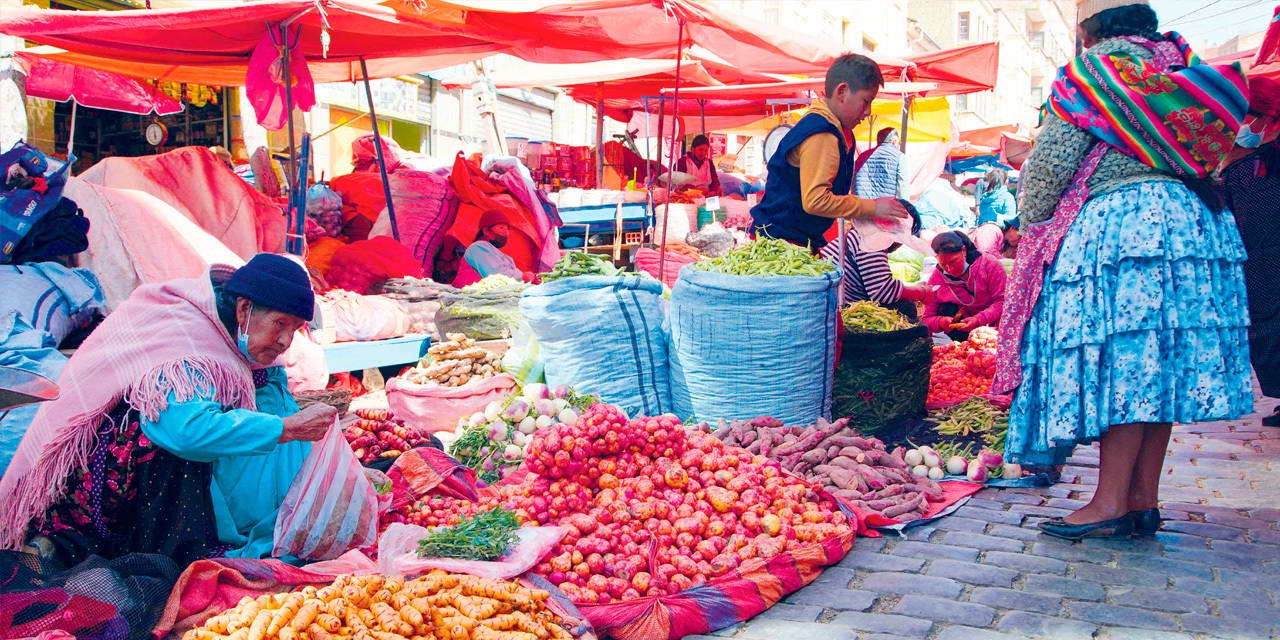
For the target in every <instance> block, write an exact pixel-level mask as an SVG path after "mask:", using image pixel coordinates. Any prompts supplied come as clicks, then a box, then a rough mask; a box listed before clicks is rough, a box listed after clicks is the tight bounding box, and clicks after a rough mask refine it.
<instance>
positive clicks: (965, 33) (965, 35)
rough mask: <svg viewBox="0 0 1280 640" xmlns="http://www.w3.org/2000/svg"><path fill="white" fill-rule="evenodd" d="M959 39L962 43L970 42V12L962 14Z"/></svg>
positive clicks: (962, 12)
mask: <svg viewBox="0 0 1280 640" xmlns="http://www.w3.org/2000/svg"><path fill="white" fill-rule="evenodd" d="M957 39H958V40H959V41H960V42H966V41H968V40H969V12H968V11H961V12H960V31H959V34H958V35H957Z"/></svg>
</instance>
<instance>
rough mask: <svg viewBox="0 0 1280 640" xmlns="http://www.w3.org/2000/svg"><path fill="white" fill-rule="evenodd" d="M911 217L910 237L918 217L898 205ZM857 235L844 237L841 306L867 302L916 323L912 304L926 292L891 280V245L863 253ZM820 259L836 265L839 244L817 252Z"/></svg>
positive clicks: (912, 210) (916, 228) (915, 230)
mask: <svg viewBox="0 0 1280 640" xmlns="http://www.w3.org/2000/svg"><path fill="white" fill-rule="evenodd" d="M900 202H902V204H903V205H904V206H905V207H906V209H907V212H908V213H910V214H911V233H912V234H914V235H919V234H920V214H919V213H917V212H916V209H915V207H913V206H911V204H910V203H908V202H907V201H905V200H902V201H900ZM861 244H862V242H861V239H860V238H859V237H858V234H857V232H855V231H852V230H851V231H849V232H848V233H846V234H845V249H844V282H843V283H842V284H843V286H844V301H845V304H848V303H850V302H858V301H859V300H870V301H872V302H875V303H876V304H879V305H880V306H882V307H885V308H888V309H893V310H894V311H897V312H898V313H901V314H902V315H904V316H906V317H907V318H909V319H911V320H913V321H914V320H916V319H917V318H918V317H919V314H918V313H917V312H916V301H917V300H924V299H925V295H926V293H927V292H928V288H927V287H925V286H924V285H920V284H914V285H909V284H905V283H903V282H902V281H901V280H898V279H897V278H894V277H893V272H892V271H890V269H889V254H890V253H893V252H894V251H896V250H897V249H898V247H899V246H901V245H898V244H896V243H895V244H893V245H891V246H889V247H888V248H887V249H884V250H882V251H864V250H863V249H862V246H861ZM820 254H821V255H822V257H824V258H826V259H827V260H830V261H831V262H834V263H836V264H839V262H840V243H838V242H832V243H829V244H827V245H826V246H824V247H823V248H822V250H821V252H820Z"/></svg>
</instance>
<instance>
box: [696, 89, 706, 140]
mask: <svg viewBox="0 0 1280 640" xmlns="http://www.w3.org/2000/svg"><path fill="white" fill-rule="evenodd" d="M698 111H699V112H701V115H702V126H701V127H700V128H701V129H702V130H701V131H699V132H698V133H706V132H707V99H706V98H698Z"/></svg>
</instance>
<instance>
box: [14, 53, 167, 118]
mask: <svg viewBox="0 0 1280 640" xmlns="http://www.w3.org/2000/svg"><path fill="white" fill-rule="evenodd" d="M14 55H15V57H16V58H17V59H18V60H19V62H20V63H21V64H22V65H23V66H24V67H26V75H27V83H26V90H27V95H29V96H31V97H33V98H44V99H46V100H56V101H58V102H66V101H67V100H73V99H74V100H75V101H76V102H78V103H80V104H82V105H84V106H86V107H94V108H95V109H110V110H112V111H123V112H125V113H138V114H143V115H146V114H148V113H151V112H153V111H154V112H155V113H157V114H160V115H162V116H163V115H169V114H171V113H181V112H182V109H183V106H182V103H180V102H178V101H177V100H174V99H173V98H171V97H169V96H168V95H166V94H165V93H164V92H162V91H160V90H159V89H158V88H156V86H155V85H153V84H151V83H150V82H147V81H146V80H138V79H135V78H129V77H126V76H122V75H119V74H116V73H111V72H109V71H98V70H96V69H86V68H84V67H77V66H75V65H70V64H65V63H62V62H55V61H53V60H46V59H44V58H40V57H38V56H33V55H29V54H27V53H25V52H22V51H19V52H17V53H15V54H14Z"/></svg>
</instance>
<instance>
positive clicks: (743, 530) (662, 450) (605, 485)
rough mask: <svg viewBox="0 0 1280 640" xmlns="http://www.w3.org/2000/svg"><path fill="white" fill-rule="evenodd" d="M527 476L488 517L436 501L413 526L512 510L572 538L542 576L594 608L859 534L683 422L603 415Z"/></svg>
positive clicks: (795, 487)
mask: <svg viewBox="0 0 1280 640" xmlns="http://www.w3.org/2000/svg"><path fill="white" fill-rule="evenodd" d="M525 465H526V468H527V469H528V471H529V475H527V476H526V477H525V479H524V481H523V482H522V483H520V484H499V485H497V486H496V487H495V488H496V489H497V490H498V494H499V495H498V496H496V497H490V498H485V499H482V500H481V501H480V505H479V507H478V508H471V507H460V508H455V507H452V506H450V503H453V502H455V501H454V500H452V499H443V498H432V499H431V500H429V501H427V502H425V503H420V505H419V506H416V507H415V511H416V513H409V514H406V515H407V519H409V520H410V521H422V522H431V521H432V519H433V518H434V519H436V520H441V518H443V521H445V522H448V521H452V520H454V519H455V518H456V517H457V516H456V513H457V512H459V511H462V510H463V509H474V510H475V511H483V510H487V509H489V508H492V507H493V506H496V505H501V506H502V507H504V508H508V509H512V510H514V511H515V512H516V514H517V516H518V517H519V518H520V519H521V521H522V522H525V523H527V524H530V525H540V524H554V525H559V526H566V527H568V528H569V533H568V534H567V535H566V536H565V538H564V539H563V540H561V543H560V544H559V545H557V546H556V547H555V548H554V549H552V551H551V553H550V556H549V558H548V559H547V561H545V562H542V563H540V564H538V565H536V566H535V567H534V572H535V573H537V574H539V575H541V576H544V577H546V578H547V579H548V580H550V581H551V582H552V583H554V584H557V585H559V587H560V588H561V589H562V590H563V591H564V592H565V593H566V594H567V595H568V596H569V597H570V599H572V600H573V601H574V602H577V603H584V604H595V603H609V602H615V601H619V600H624V601H625V600H634V599H636V598H639V597H642V596H662V595H670V594H675V593H679V592H681V591H684V590H686V589H689V588H690V587H692V586H694V585H697V584H701V583H704V582H706V581H708V580H711V579H713V578H715V577H717V576H721V575H724V574H725V573H727V572H729V571H731V570H733V569H734V568H736V567H737V566H738V565H739V564H741V563H743V562H747V561H749V560H751V559H753V558H757V557H759V558H768V557H772V556H775V555H778V554H780V553H784V552H788V551H791V550H793V549H796V548H798V547H800V546H803V545H806V544H809V543H814V542H819V541H824V540H827V539H830V538H832V537H835V536H848V535H851V534H852V523H851V522H850V520H849V518H848V517H846V516H845V515H844V514H843V513H841V512H840V511H839V507H838V505H836V504H835V503H834V502H832V501H831V500H830V499H828V498H824V497H822V496H821V495H820V494H817V493H815V492H814V491H813V489H812V488H811V486H810V485H809V484H808V483H807V482H805V481H803V480H801V479H800V478H797V477H795V476H793V475H790V474H787V473H785V472H784V471H783V470H782V469H781V467H780V466H779V465H778V464H777V463H776V462H772V461H769V460H767V459H765V458H764V457H762V456H756V455H753V454H751V453H749V452H747V451H745V450H743V449H739V448H736V447H727V446H725V445H724V443H722V442H720V441H719V440H717V439H716V438H714V437H712V436H710V435H709V434H705V433H688V432H686V430H685V429H684V427H683V426H682V425H681V423H680V421H679V419H677V418H676V417H675V416H670V415H666V416H659V417H654V418H637V419H632V420H628V419H627V418H626V416H625V415H624V414H623V413H622V411H621V410H620V409H618V408H617V407H614V406H611V405H606V404H597V405H595V406H593V407H592V408H591V409H589V410H588V411H587V412H586V413H584V414H583V415H582V416H581V418H580V419H579V420H578V421H577V422H576V423H574V424H572V425H570V424H562V425H560V426H558V427H555V428H553V429H549V430H546V431H542V432H538V433H536V434H535V435H534V437H533V442H532V443H531V444H530V445H529V448H528V451H527V454H526V458H525ZM424 507H428V508H430V509H431V510H430V511H429V512H428V513H429V515H427V514H423V512H422V508H424Z"/></svg>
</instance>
